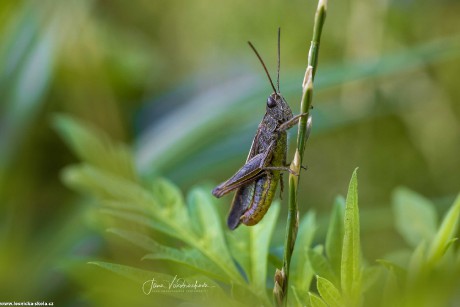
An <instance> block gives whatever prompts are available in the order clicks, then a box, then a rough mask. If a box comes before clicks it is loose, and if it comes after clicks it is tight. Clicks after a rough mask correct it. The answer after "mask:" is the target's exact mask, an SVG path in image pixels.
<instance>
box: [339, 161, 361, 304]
mask: <svg viewBox="0 0 460 307" xmlns="http://www.w3.org/2000/svg"><path fill="white" fill-rule="evenodd" d="M357 170H358V169H357V168H356V169H355V171H354V172H353V175H352V176H351V180H350V185H349V187H348V193H347V200H346V207H345V222H344V238H343V247H342V263H341V285H342V292H343V295H344V296H345V297H346V298H347V301H348V300H350V302H351V303H352V304H353V303H355V304H357V301H358V300H359V295H360V293H361V248H360V239H359V211H358V180H357Z"/></svg>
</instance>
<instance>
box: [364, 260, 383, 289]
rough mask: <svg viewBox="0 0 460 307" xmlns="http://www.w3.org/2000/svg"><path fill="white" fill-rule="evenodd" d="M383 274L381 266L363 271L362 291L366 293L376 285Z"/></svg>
mask: <svg viewBox="0 0 460 307" xmlns="http://www.w3.org/2000/svg"><path fill="white" fill-rule="evenodd" d="M381 273H382V268H381V267H380V266H370V267H366V268H364V270H363V275H362V287H363V288H362V291H363V293H364V292H366V291H367V290H368V289H369V288H370V287H372V286H373V285H374V283H375V282H376V281H377V279H378V278H379V277H380V274H381Z"/></svg>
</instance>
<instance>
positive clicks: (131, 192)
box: [62, 164, 161, 212]
mask: <svg viewBox="0 0 460 307" xmlns="http://www.w3.org/2000/svg"><path fill="white" fill-rule="evenodd" d="M62 177H63V180H64V182H65V183H66V184H67V185H68V186H70V187H72V188H74V189H76V190H80V191H83V192H86V193H89V194H92V195H93V196H96V197H97V198H100V199H104V200H116V201H122V202H128V203H134V204H139V206H144V208H149V209H152V212H158V211H161V207H160V206H159V203H158V202H156V201H155V198H154V197H153V196H152V194H151V193H150V192H149V191H147V190H146V189H144V188H143V187H142V186H140V185H139V184H137V183H134V182H132V181H130V180H127V179H125V178H123V177H120V176H117V175H114V174H112V173H110V172H107V171H105V170H104V169H101V168H98V167H94V166H91V165H88V164H81V165H77V166H71V167H66V168H65V169H64V172H63V174H62Z"/></svg>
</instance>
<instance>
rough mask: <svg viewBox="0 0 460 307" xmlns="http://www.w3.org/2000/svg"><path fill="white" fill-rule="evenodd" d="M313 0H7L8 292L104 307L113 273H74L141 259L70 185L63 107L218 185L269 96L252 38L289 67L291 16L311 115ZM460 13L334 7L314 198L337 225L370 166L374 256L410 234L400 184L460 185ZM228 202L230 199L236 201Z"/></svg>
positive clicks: (0, 283)
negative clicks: (341, 203) (398, 216)
mask: <svg viewBox="0 0 460 307" xmlns="http://www.w3.org/2000/svg"><path fill="white" fill-rule="evenodd" d="M316 4H317V3H316V2H314V1H300V0H293V1H272V0H270V1H260V0H257V1H210V0H195V1H177V0H169V1H161V0H156V1H155V0H153V1H147V0H138V1H130V2H127V1H120V0H112V1H108V0H101V1H91V0H67V1H57V0H56V1H51V0H43V1H2V2H0V245H1V250H2V252H1V253H0V301H4V300H9V299H16V300H39V299H40V300H45V301H46V300H48V301H55V302H56V303H57V302H59V303H65V304H66V305H80V304H87V303H88V302H92V303H94V304H96V305H97V304H98V301H97V299H94V297H95V296H97V295H95V294H94V293H91V292H92V291H93V292H94V291H95V292H97V286H96V283H98V282H100V280H98V282H96V281H93V282H92V283H91V282H90V281H88V282H87V283H86V284H85V283H82V282H79V281H78V280H79V278H78V276H77V275H79V274H84V273H82V272H83V271H86V270H91V271H92V274H94V276H98V271H97V270H98V269H97V268H87V267H86V266H85V265H84V262H83V264H82V261H81V260H82V259H96V258H104V259H117V261H119V262H122V261H125V262H127V261H137V260H138V259H139V254H138V253H136V252H135V251H132V250H131V247H129V246H126V245H122V244H119V242H118V243H116V242H115V243H114V242H110V239H109V240H105V239H104V238H105V235H104V234H101V230H103V229H104V225H101V223H100V220H98V219H97V217H95V215H94V214H93V211H91V210H88V208H89V207H91V206H93V205H94V204H92V203H91V201H90V200H88V199H82V198H81V196H79V195H77V194H75V193H74V192H72V191H70V190H69V189H67V188H66V187H64V186H63V184H62V183H61V181H60V177H59V174H60V170H61V169H62V168H63V167H64V166H65V165H67V164H69V163H71V162H74V161H75V160H76V158H75V157H74V156H72V154H71V153H70V151H69V150H68V149H67V148H66V147H65V145H64V144H63V142H62V140H61V139H60V138H59V137H58V135H57V133H56V132H55V131H54V130H53V127H52V124H51V122H52V121H51V119H52V116H53V114H56V113H66V114H70V115H73V116H76V117H78V118H81V119H84V120H86V121H87V122H90V123H93V124H94V125H95V126H98V127H99V128H100V129H102V130H103V131H105V132H106V133H107V134H108V135H110V136H111V137H112V138H114V139H117V140H120V141H123V142H126V143H128V144H132V145H133V152H134V154H135V156H136V165H137V168H138V170H139V172H140V173H141V174H142V175H143V176H144V177H145V178H146V179H147V180H148V178H152V177H154V176H158V175H161V176H165V177H167V178H169V179H171V180H172V181H173V182H174V183H176V184H177V185H179V187H180V188H181V189H182V190H183V191H184V193H186V191H188V190H189V189H190V188H191V187H192V186H194V185H198V184H207V185H209V186H210V187H212V186H213V185H215V184H217V183H218V182H220V181H222V180H225V179H227V178H228V177H229V176H230V175H231V174H233V172H234V171H235V170H236V169H237V168H238V167H239V166H241V165H242V163H243V162H244V160H245V158H246V156H247V152H248V150H249V147H250V143H251V139H252V137H253V135H254V133H255V130H256V127H257V124H258V122H259V121H260V120H261V118H262V116H263V114H264V109H265V101H266V97H267V96H268V95H269V94H270V86H269V84H268V82H267V80H266V77H265V75H264V73H263V70H262V68H261V66H260V64H259V63H258V61H257V59H256V57H255V56H254V54H253V53H252V52H251V50H250V49H249V48H248V46H247V44H246V41H247V40H251V41H252V42H253V43H254V44H255V46H256V47H257V48H258V50H259V52H260V53H261V54H262V57H263V58H264V60H265V62H266V63H267V66H268V68H269V70H270V71H271V73H272V76H273V77H274V76H275V72H276V31H277V28H278V27H281V29H282V31H281V81H280V83H281V92H282V93H283V94H284V96H285V97H286V99H287V100H288V101H289V103H290V104H291V107H292V109H293V112H294V113H298V109H299V100H300V95H301V87H300V86H301V81H302V78H303V74H304V71H305V66H306V62H307V52H308V48H309V39H310V37H311V30H312V24H313V16H314V11H315V9H316ZM459 16H460V2H459V1H458V0H441V1H433V0H419V1H413V0H403V1H401V0H400V1H389V0H373V1H367V0H346V1H330V2H329V4H328V17H327V21H326V25H325V28H324V32H323V38H322V45H321V50H320V60H319V69H318V73H317V78H316V80H315V93H314V103H313V104H314V110H313V131H312V135H311V138H310V140H309V142H308V143H307V149H306V157H305V161H306V164H307V166H308V171H307V172H305V173H304V174H303V177H302V179H301V190H300V199H301V202H300V207H301V210H302V212H303V213H304V212H306V211H307V210H309V209H314V210H315V211H317V212H318V213H319V216H320V217H324V220H327V212H329V211H330V208H331V206H332V202H333V199H334V197H335V196H336V195H337V194H345V191H346V187H347V183H348V180H349V177H350V174H351V172H352V170H353V169H354V168H355V167H356V166H359V167H360V179H359V182H360V207H361V211H362V218H361V223H362V229H363V233H364V234H363V241H362V244H363V249H364V254H365V255H366V257H368V258H369V259H374V258H377V257H379V256H381V255H382V254H385V253H387V252H389V251H391V250H393V249H395V248H399V247H402V246H404V243H403V241H402V240H401V238H400V237H399V236H398V235H397V234H396V232H395V231H394V230H393V218H392V215H391V211H390V209H389V203H390V201H391V196H392V191H393V190H394V189H395V188H396V187H398V186H407V187H409V188H410V189H413V190H414V191H417V192H419V193H421V194H423V195H424V196H426V197H427V198H429V199H431V200H433V201H434V202H435V203H436V204H437V205H438V208H439V212H440V213H443V212H444V211H445V210H446V208H447V205H450V204H451V203H452V200H453V198H454V195H455V194H456V193H458V191H459V186H460V185H459V182H460V180H459V179H460V176H459V175H458V174H459V173H460V103H459V100H460V87H459V86H458V75H459V72H460V18H459ZM292 130H293V131H291V133H290V135H291V141H292V140H294V139H295V131H294V130H296V129H292ZM290 156H292V148H291V151H290V155H289V157H290ZM286 197H287V195H285V198H286ZM230 200H231V198H230V197H226V198H224V199H222V200H219V201H218V202H217V205H218V206H219V207H220V208H221V209H222V210H224V211H226V210H227V207H228V205H229V203H230ZM285 209H286V208H283V209H282V211H281V214H280V221H279V223H278V226H277V230H276V233H275V242H274V243H273V244H274V245H275V246H277V245H281V242H282V238H283V236H284V220H285V216H286V210H285ZM320 233H321V231H320ZM108 242H109V243H108ZM382 242H385V243H384V244H382ZM115 246H116V247H115ZM120 259H122V260H120ZM133 259H134V260H133ZM74 263H77V264H74ZM76 268H77V269H76ZM78 270H81V271H80V272H78ZM107 279H110V278H109V277H107ZM102 297H103V296H102Z"/></svg>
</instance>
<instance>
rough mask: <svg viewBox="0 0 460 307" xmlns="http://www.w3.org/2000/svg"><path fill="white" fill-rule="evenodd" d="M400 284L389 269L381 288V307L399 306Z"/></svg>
mask: <svg viewBox="0 0 460 307" xmlns="http://www.w3.org/2000/svg"><path fill="white" fill-rule="evenodd" d="M402 284H403V283H401V282H400V281H399V282H398V277H397V276H396V274H395V272H394V270H393V268H391V267H390V268H389V270H388V273H387V278H386V280H385V285H384V287H383V296H382V300H383V303H382V306H388V307H390V306H391V307H393V306H394V307H397V306H400V305H401V300H400V299H398V298H400V294H399V288H400V286H401V285H402Z"/></svg>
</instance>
